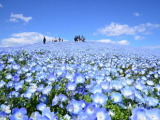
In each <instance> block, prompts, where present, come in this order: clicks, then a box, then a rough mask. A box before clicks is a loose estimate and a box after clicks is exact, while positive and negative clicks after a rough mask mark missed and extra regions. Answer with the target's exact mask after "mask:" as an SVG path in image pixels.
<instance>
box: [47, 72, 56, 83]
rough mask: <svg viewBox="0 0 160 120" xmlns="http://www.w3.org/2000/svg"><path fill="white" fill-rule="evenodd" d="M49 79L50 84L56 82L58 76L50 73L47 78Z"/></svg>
mask: <svg viewBox="0 0 160 120" xmlns="http://www.w3.org/2000/svg"><path fill="white" fill-rule="evenodd" d="M47 79H48V81H50V82H54V81H55V80H56V76H55V75H54V74H53V73H50V74H49V75H48V76H47Z"/></svg>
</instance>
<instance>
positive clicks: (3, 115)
mask: <svg viewBox="0 0 160 120" xmlns="http://www.w3.org/2000/svg"><path fill="white" fill-rule="evenodd" d="M0 120H6V113H5V112H4V111H3V112H1V111H0Z"/></svg>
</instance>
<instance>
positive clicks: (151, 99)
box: [145, 97, 159, 107]
mask: <svg viewBox="0 0 160 120" xmlns="http://www.w3.org/2000/svg"><path fill="white" fill-rule="evenodd" d="M145 101H146V104H147V105H148V106H152V107H155V106H157V105H158V103H159V100H158V99H156V98H154V97H146V98H145Z"/></svg>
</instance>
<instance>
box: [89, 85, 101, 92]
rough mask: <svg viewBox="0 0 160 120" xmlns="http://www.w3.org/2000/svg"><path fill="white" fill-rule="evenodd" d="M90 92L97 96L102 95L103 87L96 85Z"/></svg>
mask: <svg viewBox="0 0 160 120" xmlns="http://www.w3.org/2000/svg"><path fill="white" fill-rule="evenodd" d="M90 92H91V93H93V94H95V93H102V87H101V86H100V85H95V86H93V87H92V89H90Z"/></svg>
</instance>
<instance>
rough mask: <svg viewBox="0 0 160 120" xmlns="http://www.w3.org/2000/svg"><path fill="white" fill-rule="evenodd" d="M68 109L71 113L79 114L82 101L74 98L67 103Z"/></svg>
mask: <svg viewBox="0 0 160 120" xmlns="http://www.w3.org/2000/svg"><path fill="white" fill-rule="evenodd" d="M67 111H68V112H70V113H71V114H76V115H77V114H79V113H80V112H81V111H82V106H81V103H80V102H79V101H77V100H75V99H72V100H71V101H70V103H69V104H68V105H67Z"/></svg>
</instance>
